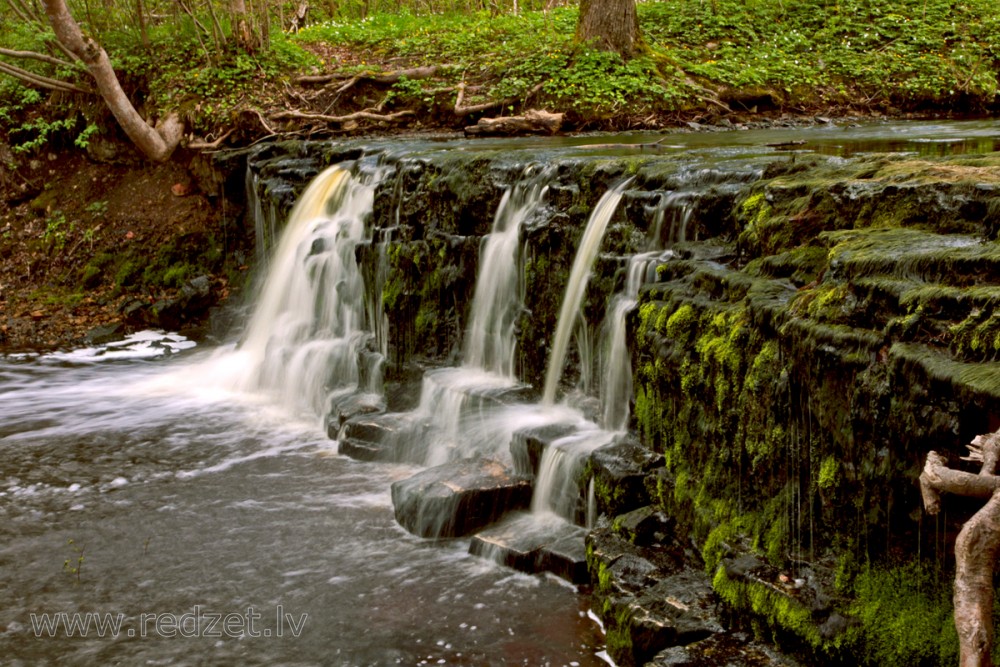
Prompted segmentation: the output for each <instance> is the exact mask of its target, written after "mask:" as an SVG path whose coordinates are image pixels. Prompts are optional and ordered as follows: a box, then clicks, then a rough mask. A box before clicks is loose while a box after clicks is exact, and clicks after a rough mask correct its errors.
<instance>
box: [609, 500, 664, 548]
mask: <svg viewBox="0 0 1000 667" xmlns="http://www.w3.org/2000/svg"><path fill="white" fill-rule="evenodd" d="M675 523H676V522H675V521H674V520H673V519H671V518H670V517H668V516H667V515H666V514H664V513H663V512H660V511H658V510H657V509H656V508H655V507H653V506H651V505H647V506H646V507H640V508H639V509H637V510H632V511H631V512H629V513H628V514H623V515H621V516H618V517H615V521H614V529H615V531H616V532H618V533H619V534H620V535H622V537H624V538H625V539H627V540H628V541H629V542H632V543H633V544H637V545H640V546H648V545H650V544H653V543H654V542H663V541H665V540H666V539H667V538H668V536H669V535H671V534H672V533H673V529H674V525H675Z"/></svg>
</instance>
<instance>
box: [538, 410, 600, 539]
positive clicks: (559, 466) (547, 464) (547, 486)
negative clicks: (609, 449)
mask: <svg viewBox="0 0 1000 667" xmlns="http://www.w3.org/2000/svg"><path fill="white" fill-rule="evenodd" d="M612 438H614V434H613V433H609V432H608V431H603V430H599V429H596V428H591V429H587V430H582V431H579V432H576V433H572V434H570V435H567V436H564V437H562V438H560V439H558V440H556V441H554V442H553V443H552V444H551V445H549V446H548V447H546V448H545V451H544V452H542V457H541V460H540V462H539V465H538V475H537V477H536V479H535V493H534V495H533V496H532V498H531V511H532V512H533V513H535V514H539V513H546V512H551V513H553V514H556V515H558V516H560V517H562V518H563V519H565V520H567V521H571V522H573V523H577V524H580V525H585V524H586V521H587V514H588V512H587V498H586V497H585V496H584V488H583V487H582V486H581V483H582V482H583V474H584V469H585V467H586V465H587V458H588V457H589V456H590V454H591V453H592V452H593V451H594V450H595V449H597V448H598V447H603V446H604V445H607V444H609V443H610V442H611V440H612Z"/></svg>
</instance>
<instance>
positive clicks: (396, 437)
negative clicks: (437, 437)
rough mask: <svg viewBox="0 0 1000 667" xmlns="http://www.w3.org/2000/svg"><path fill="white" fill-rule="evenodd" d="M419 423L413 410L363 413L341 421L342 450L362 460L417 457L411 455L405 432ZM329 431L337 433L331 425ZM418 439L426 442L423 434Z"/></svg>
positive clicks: (395, 459)
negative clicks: (332, 429) (407, 448)
mask: <svg viewBox="0 0 1000 667" xmlns="http://www.w3.org/2000/svg"><path fill="white" fill-rule="evenodd" d="M331 426H332V424H331ZM415 427H416V426H415V420H414V418H413V416H412V415H411V414H409V413H389V414H378V413H375V412H371V413H367V414H365V413H362V414H359V415H356V416H353V417H350V418H349V419H347V420H346V421H345V422H343V424H342V425H341V427H340V430H339V433H338V434H337V435H336V436H335V437H336V439H337V440H339V441H340V446H339V449H338V451H339V452H340V453H341V454H343V455H344V456H350V457H351V458H353V459H358V460H360V461H404V460H413V459H411V458H409V457H408V456H407V452H406V451H405V448H404V444H405V441H406V440H407V439H405V438H404V437H402V436H403V435H404V434H410V433H412V432H413V430H414V428H415ZM327 434H328V435H331V437H334V436H333V435H332V434H331V430H330V428H328V430H327ZM416 441H417V442H422V438H417V439H416Z"/></svg>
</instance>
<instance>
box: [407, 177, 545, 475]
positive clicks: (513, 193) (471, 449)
mask: <svg viewBox="0 0 1000 667" xmlns="http://www.w3.org/2000/svg"><path fill="white" fill-rule="evenodd" d="M550 178H551V170H548V169H541V170H540V169H538V168H537V167H535V166H533V165H532V166H528V167H527V168H526V169H525V170H524V171H523V173H522V175H521V177H520V179H519V180H518V181H517V182H516V183H515V184H514V185H513V186H512V187H511V188H509V189H508V190H507V191H506V192H505V193H504V195H503V197H502V198H501V200H500V203H499V205H498V206H497V210H496V213H495V214H494V217H493V227H492V230H491V232H490V234H489V235H488V236H487V237H486V238H485V239H484V241H483V244H482V247H481V251H480V262H479V272H478V275H477V276H476V288H475V292H474V296H473V301H472V313H471V318H470V325H469V327H468V330H467V331H466V334H465V338H464V340H463V359H462V365H461V366H460V367H458V368H443V369H438V370H434V371H430V372H427V373H425V374H424V378H423V382H422V384H421V388H420V403H419V405H418V406H417V408H416V409H415V410H414V411H413V412H412V413H411V414H410V415H409V416H408V419H407V420H406V423H405V425H404V426H403V427H401V428H399V429H398V430H397V431H396V432H395V433H394V434H393V436H392V437H394V438H397V442H398V443H399V450H400V451H401V452H404V458H405V459H406V460H410V461H418V462H422V463H424V464H425V465H431V466H433V465H439V464H442V463H446V462H448V461H451V460H454V459H457V458H464V457H470V456H497V457H503V456H505V455H506V452H507V449H508V445H509V442H510V438H511V435H512V430H511V428H510V427H508V425H507V423H505V422H509V421H510V419H511V416H510V415H507V414H506V413H503V412H502V410H500V408H502V406H503V404H504V402H505V400H504V397H505V396H507V395H509V394H510V393H511V392H512V391H516V390H517V389H518V388H519V386H520V385H519V383H518V381H517V378H516V377H515V374H514V346H515V342H516V336H515V334H514V327H515V325H516V322H517V318H518V316H519V314H520V312H521V308H522V302H523V293H522V292H523V290H522V286H521V273H522V261H521V257H520V250H521V243H520V234H521V228H522V226H523V225H524V223H525V222H526V221H527V220H529V219H530V218H531V216H532V215H533V214H534V213H535V212H536V211H537V210H538V209H539V208H540V207H541V205H542V202H543V199H544V197H545V193H546V192H547V190H548V181H549V179H550ZM502 415H506V416H502Z"/></svg>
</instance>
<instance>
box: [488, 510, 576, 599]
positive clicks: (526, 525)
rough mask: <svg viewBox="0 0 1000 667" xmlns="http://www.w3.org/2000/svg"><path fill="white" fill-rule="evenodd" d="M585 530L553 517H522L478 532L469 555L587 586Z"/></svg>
mask: <svg viewBox="0 0 1000 667" xmlns="http://www.w3.org/2000/svg"><path fill="white" fill-rule="evenodd" d="M586 535H587V531H586V529H585V528H581V527H580V526H576V525H573V524H571V523H569V522H567V521H564V520H562V519H560V518H559V517H557V516H555V515H549V514H546V515H536V514H524V515H520V516H516V517H513V518H510V519H508V520H506V521H504V522H503V523H501V524H499V525H497V526H494V527H492V528H489V529H487V530H484V531H482V532H481V533H478V534H477V535H475V536H474V537H473V538H472V543H471V544H470V545H469V553H471V554H473V555H476V556H482V557H484V558H489V559H490V560H493V561H495V562H497V563H500V564H501V565H506V566H508V567H512V568H514V569H515V570H519V571H521V572H527V573H529V574H535V573H539V572H551V573H552V574H555V575H556V576H559V577H562V578H563V579H566V580H567V581H570V582H572V583H574V584H583V583H587V582H588V581H589V580H590V577H589V576H588V574H587V550H586V546H585V544H584V540H585V538H586Z"/></svg>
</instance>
